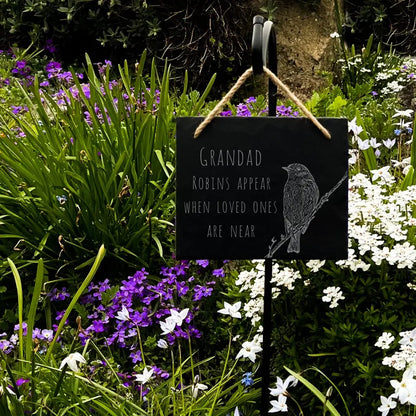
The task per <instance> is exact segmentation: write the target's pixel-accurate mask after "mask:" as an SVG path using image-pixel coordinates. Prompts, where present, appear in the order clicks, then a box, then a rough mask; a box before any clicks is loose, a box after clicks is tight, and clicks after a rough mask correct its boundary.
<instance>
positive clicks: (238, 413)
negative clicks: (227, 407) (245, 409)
mask: <svg viewBox="0 0 416 416" xmlns="http://www.w3.org/2000/svg"><path fill="white" fill-rule="evenodd" d="M234 416H241V415H240V411H239V410H238V406H237V407H236V408H235V410H234Z"/></svg>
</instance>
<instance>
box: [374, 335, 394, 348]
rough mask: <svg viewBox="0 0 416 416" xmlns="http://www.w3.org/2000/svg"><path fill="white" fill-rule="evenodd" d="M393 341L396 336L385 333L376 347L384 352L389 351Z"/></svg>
mask: <svg viewBox="0 0 416 416" xmlns="http://www.w3.org/2000/svg"><path fill="white" fill-rule="evenodd" d="M393 341H394V336H393V335H392V334H391V333H390V332H383V334H382V335H381V336H380V337H379V338H378V340H377V342H376V343H375V344H374V345H375V346H376V347H379V348H381V349H382V350H387V349H388V348H389V347H390V344H391V343H392V342H393Z"/></svg>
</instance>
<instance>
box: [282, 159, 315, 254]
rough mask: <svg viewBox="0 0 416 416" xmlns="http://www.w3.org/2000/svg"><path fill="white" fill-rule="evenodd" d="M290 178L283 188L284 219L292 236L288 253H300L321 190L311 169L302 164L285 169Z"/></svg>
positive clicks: (288, 232)
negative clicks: (301, 243) (301, 238)
mask: <svg viewBox="0 0 416 416" xmlns="http://www.w3.org/2000/svg"><path fill="white" fill-rule="evenodd" d="M283 169H284V170H285V171H286V172H287V174H288V177H287V181H286V183H285V186H284V188H283V219H284V225H285V231H286V235H290V240H289V245H288V248H287V253H300V237H301V235H302V234H305V232H306V230H307V229H308V227H309V224H310V222H311V221H312V219H313V217H314V214H315V212H316V207H317V204H318V201H319V188H318V185H317V184H316V182H315V178H314V177H313V176H312V174H311V172H310V171H309V169H308V168H307V167H306V166H305V165H302V164H301V163H292V164H290V165H289V166H286V167H283Z"/></svg>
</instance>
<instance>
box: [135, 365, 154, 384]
mask: <svg viewBox="0 0 416 416" xmlns="http://www.w3.org/2000/svg"><path fill="white" fill-rule="evenodd" d="M152 376H153V368H151V369H150V370H148V369H147V368H145V369H144V370H143V374H136V381H138V382H139V383H141V384H146V383H147V382H148V381H149V380H150V379H151V378H152Z"/></svg>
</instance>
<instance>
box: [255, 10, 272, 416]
mask: <svg viewBox="0 0 416 416" xmlns="http://www.w3.org/2000/svg"><path fill="white" fill-rule="evenodd" d="M252 66H253V72H254V73H255V74H261V73H262V72H263V66H266V67H267V68H269V69H270V70H271V71H272V72H273V73H275V74H276V75H277V48H276V34H275V31H274V26H273V23H272V22H270V21H266V22H264V18H263V17H261V16H255V17H254V19H253V39H252ZM268 90H269V91H268V101H269V111H268V114H269V117H275V116H276V100H277V88H276V86H275V85H274V84H273V82H272V81H271V80H269V88H268ZM272 270H273V260H272V259H271V258H267V259H265V267H264V298H263V353H262V361H261V367H260V370H261V371H260V374H261V377H262V380H261V402H260V415H261V416H267V415H268V411H269V385H270V361H271V330H272V328H271V320H272V287H271V280H272Z"/></svg>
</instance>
